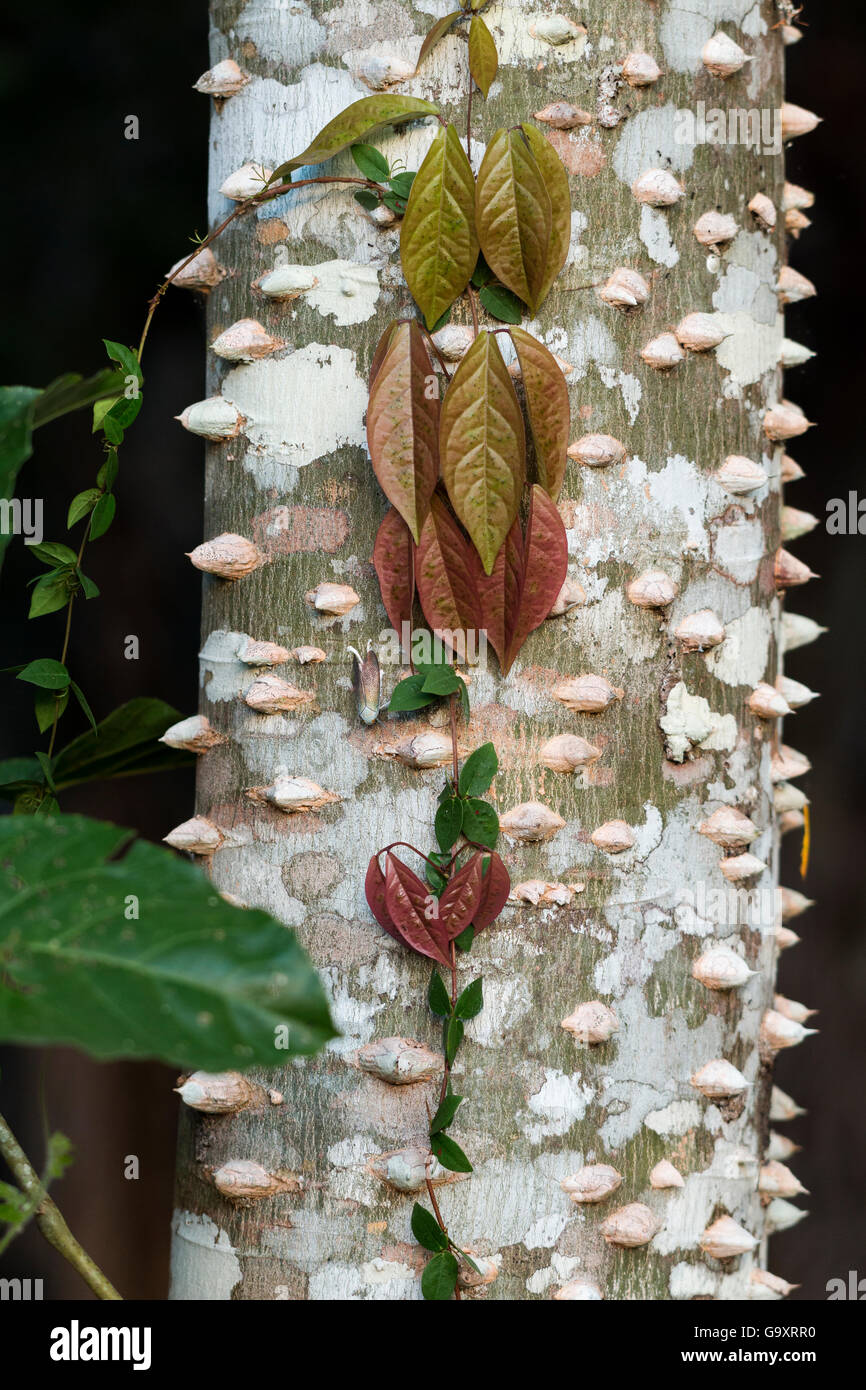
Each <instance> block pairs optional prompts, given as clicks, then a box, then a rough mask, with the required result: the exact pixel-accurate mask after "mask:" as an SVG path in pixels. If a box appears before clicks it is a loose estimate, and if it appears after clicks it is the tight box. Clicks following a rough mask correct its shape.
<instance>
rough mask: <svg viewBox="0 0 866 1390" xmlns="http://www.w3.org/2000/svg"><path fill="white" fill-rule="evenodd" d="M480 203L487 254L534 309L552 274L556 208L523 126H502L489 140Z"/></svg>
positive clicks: (477, 198)
mask: <svg viewBox="0 0 866 1390" xmlns="http://www.w3.org/2000/svg"><path fill="white" fill-rule="evenodd" d="M475 209H476V222H477V227H478V240H479V242H480V243H481V250H482V251H483V253H484V259H485V260H486V262H487V264H488V265H489V266H490V269H491V270H492V271H493V273H494V275H496V276H497V277H498V279H500V280H501V281H502V283H503V285H506V286H507V287H508V289H510V290H513V291H514V293H515V294H516V295H517V296H518V298H519V299H522V300H523V301H524V303H525V304H528V305H529V307H530V309H531V310H532V312H533V313H534V312H535V310H536V308H537V307H538V304H539V302H540V299H541V294H542V290H543V288H544V285H545V281H546V277H547V268H548V258H549V251H550V236H551V225H552V212H551V204H550V197H549V195H548V192H547V188H546V187H545V182H544V177H543V175H542V172H541V170H540V169H539V167H538V164H537V162H536V159H535V156H534V154H533V152H532V149H531V148H530V145H529V141H528V139H527V137H526V136H525V135H524V134H523V132H522V131H521V130H497V132H496V134H495V135H494V136H493V138H492V140H491V141H490V143H489V145H488V146H487V149H486V151H485V153H484V158H483V160H482V161H481V168H480V169H479V171H478V184H477V188H476V195H475Z"/></svg>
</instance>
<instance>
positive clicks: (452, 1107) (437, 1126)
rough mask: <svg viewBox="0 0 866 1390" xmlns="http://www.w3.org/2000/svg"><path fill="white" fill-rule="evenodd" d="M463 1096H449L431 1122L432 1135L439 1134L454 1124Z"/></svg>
mask: <svg viewBox="0 0 866 1390" xmlns="http://www.w3.org/2000/svg"><path fill="white" fill-rule="evenodd" d="M462 1100H463V1096H455V1095H453V1094H452V1095H448V1096H446V1097H445V1099H444V1100H443V1102H442V1104H441V1105H440V1106H439V1107H438V1109H437V1111H436V1114H435V1115H434V1116H433V1119H432V1120H431V1121H430V1133H431V1135H433V1134H439V1133H440V1131H441V1130H443V1129H447V1128H448V1126H449V1125H450V1124H451V1123H452V1122H453V1120H454V1116H455V1115H456V1114H457V1111H458V1109H459V1108H460V1103H461V1101H462Z"/></svg>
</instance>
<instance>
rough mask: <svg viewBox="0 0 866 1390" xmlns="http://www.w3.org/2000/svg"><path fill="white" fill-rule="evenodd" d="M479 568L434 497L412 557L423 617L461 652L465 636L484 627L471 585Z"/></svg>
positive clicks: (444, 506) (442, 503) (443, 505)
mask: <svg viewBox="0 0 866 1390" xmlns="http://www.w3.org/2000/svg"><path fill="white" fill-rule="evenodd" d="M478 569H480V564H479V563H478V561H477V557H476V555H475V552H474V550H473V548H472V544H471V542H470V541H469V539H468V537H467V536H465V535H464V534H463V532H462V531H461V529H460V527H459V526H458V524H457V522H456V521H455V520H454V517H453V516H452V515H451V512H450V511H449V510H448V506H447V503H446V502H445V501H444V500H443V498H442V497H440V496H439V495H438V493H434V494H433V498H432V500H431V503H430V511H429V512H428V514H427V520H426V521H425V522H424V527H423V529H422V531H421V541H420V543H419V546H418V552H417V555H416V558H415V570H416V582H417V584H418V597H419V599H420V600H421V607H422V609H423V610H424V617H425V618H426V619H427V622H428V623H429V624H430V626H431V628H432V629H433V631H434V632H435V633H436V634H437V635H438V636H439V637H440V638H441V640H442V641H443V642H444V643H445V645H446V646H447V647H449V648H450V650H451V651H453V652H454V653H455V655H458V656H460V655H461V652H460V647H461V646H462V648H463V652H464V653H465V651H466V649H467V643H468V634H469V632H479V631H480V630H481V628H482V626H483V624H482V618H481V608H480V604H479V600H478V590H477V585H476V579H477V571H478Z"/></svg>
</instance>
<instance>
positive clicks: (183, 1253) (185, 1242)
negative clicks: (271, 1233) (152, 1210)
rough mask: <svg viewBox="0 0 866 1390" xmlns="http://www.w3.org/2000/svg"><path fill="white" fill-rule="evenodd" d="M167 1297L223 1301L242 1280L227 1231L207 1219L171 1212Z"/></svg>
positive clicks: (187, 1213)
mask: <svg viewBox="0 0 866 1390" xmlns="http://www.w3.org/2000/svg"><path fill="white" fill-rule="evenodd" d="M171 1232H172V1241H171V1273H170V1284H169V1294H168V1296H169V1298H170V1299H171V1298H183V1299H187V1298H194V1299H202V1300H207V1301H209V1302H227V1301H228V1300H229V1299H231V1296H232V1289H233V1288H234V1287H235V1285H236V1284H239V1283H240V1282H241V1280H242V1279H243V1270H242V1269H241V1264H240V1260H239V1259H238V1257H237V1251H236V1250H235V1247H234V1246H233V1245H232V1243H231V1239H230V1238H229V1235H228V1232H227V1231H221V1230H220V1228H219V1227H218V1226H217V1225H216V1223H215V1222H213V1221H211V1219H210V1217H209V1216H205V1215H204V1214H201V1215H199V1214H198V1213H196V1212H191V1211H175V1213H174V1216H173V1218H172V1226H171Z"/></svg>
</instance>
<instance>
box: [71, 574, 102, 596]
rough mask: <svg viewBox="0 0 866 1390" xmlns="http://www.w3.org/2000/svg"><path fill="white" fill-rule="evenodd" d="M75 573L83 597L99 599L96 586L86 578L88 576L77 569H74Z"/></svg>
mask: <svg viewBox="0 0 866 1390" xmlns="http://www.w3.org/2000/svg"><path fill="white" fill-rule="evenodd" d="M75 573H76V574H77V575H78V582H79V584H80V585H81V588H82V589H83V591H84V597H85V598H99V589H98V587H97V586H96V584H94V582H93V580H92V579H90V578H88V576H87V575H86V574H85V573H84V572H83V571H82V570H81V569H79V568H78V567H76V570H75Z"/></svg>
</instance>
